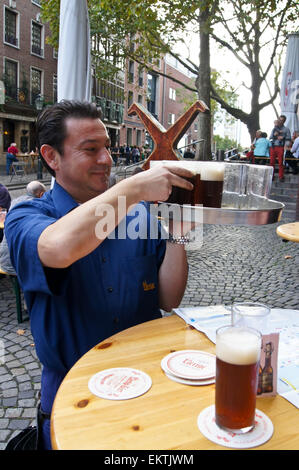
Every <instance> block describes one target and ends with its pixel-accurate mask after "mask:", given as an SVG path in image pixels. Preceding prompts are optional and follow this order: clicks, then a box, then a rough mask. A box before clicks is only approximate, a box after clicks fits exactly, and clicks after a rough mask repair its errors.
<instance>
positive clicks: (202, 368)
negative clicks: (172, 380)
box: [161, 350, 216, 380]
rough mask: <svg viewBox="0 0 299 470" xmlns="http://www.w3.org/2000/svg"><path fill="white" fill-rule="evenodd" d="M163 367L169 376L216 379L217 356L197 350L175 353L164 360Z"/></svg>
mask: <svg viewBox="0 0 299 470" xmlns="http://www.w3.org/2000/svg"><path fill="white" fill-rule="evenodd" d="M161 367H162V369H163V370H164V372H166V373H167V374H172V375H175V376H176V377H180V378H183V379H191V380H202V379H210V378H212V377H215V373H216V356H214V355H213V354H209V353H206V352H204V351H197V350H185V351H175V352H173V353H170V354H168V355H167V356H165V357H164V358H163V359H162V361H161Z"/></svg>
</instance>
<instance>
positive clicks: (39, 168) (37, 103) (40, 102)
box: [34, 94, 44, 180]
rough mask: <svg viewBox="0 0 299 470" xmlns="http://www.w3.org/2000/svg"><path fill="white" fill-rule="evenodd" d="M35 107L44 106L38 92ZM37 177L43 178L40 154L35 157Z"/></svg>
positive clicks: (39, 109)
mask: <svg viewBox="0 0 299 470" xmlns="http://www.w3.org/2000/svg"><path fill="white" fill-rule="evenodd" d="M34 103H35V107H36V109H37V111H39V112H40V111H41V110H42V109H43V107H44V99H43V97H42V96H41V95H40V94H39V95H38V96H37V97H36V99H35V102H34ZM37 179H38V180H42V179H43V164H42V161H41V158H40V155H38V158H37Z"/></svg>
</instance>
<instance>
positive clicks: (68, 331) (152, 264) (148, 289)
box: [5, 182, 166, 374]
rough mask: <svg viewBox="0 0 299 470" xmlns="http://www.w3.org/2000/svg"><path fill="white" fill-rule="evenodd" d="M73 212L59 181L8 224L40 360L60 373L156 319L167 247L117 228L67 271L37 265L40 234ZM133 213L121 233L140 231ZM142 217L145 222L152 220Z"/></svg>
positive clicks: (11, 214) (14, 211) (9, 218)
mask: <svg viewBox="0 0 299 470" xmlns="http://www.w3.org/2000/svg"><path fill="white" fill-rule="evenodd" d="M77 205H78V204H77V203H76V202H75V201H74V200H73V198H72V197H71V196H70V195H69V194H68V193H67V192H66V191H65V190H64V189H63V188H62V187H61V186H60V185H59V184H58V183H57V182H56V183H55V185H54V188H53V190H51V191H48V192H47V193H45V195H44V196H43V197H42V198H41V199H33V200H31V201H27V202H23V203H20V204H18V206H17V207H16V208H13V209H12V210H11V211H10V212H9V213H8V215H7V219H6V222H5V234H6V237H7V241H8V245H9V247H10V256H11V260H12V264H13V266H14V267H15V269H16V272H17V274H18V278H19V281H20V284H21V287H22V290H23V292H24V296H25V300H26V304H27V308H28V311H29V314H30V324H31V331H32V335H33V337H34V341H35V346H36V351H37V355H38V357H39V360H40V361H41V363H42V364H43V365H44V366H46V367H47V368H49V369H52V370H55V371H57V372H59V373H62V374H64V373H66V372H67V371H68V370H69V369H70V368H71V367H72V366H73V364H74V363H75V362H76V361H77V360H78V359H79V358H80V357H81V356H82V355H83V354H84V353H86V352H87V351H88V350H89V349H90V348H92V347H93V346H95V345H96V344H97V343H99V342H100V341H102V340H104V339H106V338H108V337H110V336H111V335H113V334H115V333H117V332H118V331H121V330H124V329H126V328H129V327H131V326H133V325H136V324H139V323H142V322H145V321H148V320H152V319H154V318H159V317H160V315H161V314H160V310H159V303H158V271H159V268H160V266H161V263H162V261H163V259H164V255H165V249H166V244H165V240H162V239H159V238H158V239H151V238H150V237H147V238H144V239H142V238H137V239H135V240H134V239H129V238H128V237H127V238H124V239H121V237H118V232H119V230H120V226H119V227H118V228H117V229H116V230H115V235H116V236H115V239H113V238H106V239H105V240H104V241H103V242H102V243H101V244H100V245H99V246H98V247H97V248H96V249H95V250H94V251H93V252H92V253H90V254H89V255H87V256H85V257H83V258H82V259H80V260H78V261H76V262H75V263H73V264H72V265H71V266H70V267H68V268H66V269H53V268H45V267H43V266H42V263H41V261H40V259H39V256H38V252H37V243H38V239H39V237H40V235H41V233H42V232H43V230H45V228H46V227H48V226H49V225H50V224H52V223H54V222H55V221H56V220H57V219H59V218H60V217H62V216H64V215H65V214H67V213H68V212H70V211H71V210H73V209H74V208H75V207H77ZM142 208H143V211H144V209H145V208H147V204H145V203H142ZM147 209H148V208H147ZM135 210H136V207H135ZM135 210H134V211H133V212H132V215H128V216H127V217H126V219H125V220H124V222H123V223H124V224H125V226H126V227H128V226H129V225H130V223H131V226H133V228H134V225H136V227H137V226H138V223H137V224H135V221H136V220H137V222H140V220H142V219H136V213H135ZM141 213H143V214H144V212H142V211H141ZM145 213H146V218H147V222H148V221H149V219H150V217H151V216H150V213H149V211H148V210H146V212H145ZM134 217H135V219H134ZM141 223H143V222H141ZM137 228H138V227H137ZM131 230H132V227H131ZM131 238H132V237H131Z"/></svg>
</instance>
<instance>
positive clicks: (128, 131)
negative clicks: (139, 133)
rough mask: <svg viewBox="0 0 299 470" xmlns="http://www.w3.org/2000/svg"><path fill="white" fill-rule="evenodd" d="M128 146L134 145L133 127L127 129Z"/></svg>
mask: <svg viewBox="0 0 299 470" xmlns="http://www.w3.org/2000/svg"><path fill="white" fill-rule="evenodd" d="M127 145H129V146H131V145H132V129H131V127H127Z"/></svg>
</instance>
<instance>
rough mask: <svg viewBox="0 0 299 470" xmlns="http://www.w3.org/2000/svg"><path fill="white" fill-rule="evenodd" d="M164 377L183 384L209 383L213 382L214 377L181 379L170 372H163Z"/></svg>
mask: <svg viewBox="0 0 299 470" xmlns="http://www.w3.org/2000/svg"><path fill="white" fill-rule="evenodd" d="M165 375H166V377H168V378H169V379H170V380H173V381H174V382H178V383H179V384H184V385H196V386H197V385H210V384H213V383H215V378H212V379H204V380H188V379H182V378H181V377H176V376H175V375H172V374H167V373H166V372H165Z"/></svg>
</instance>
